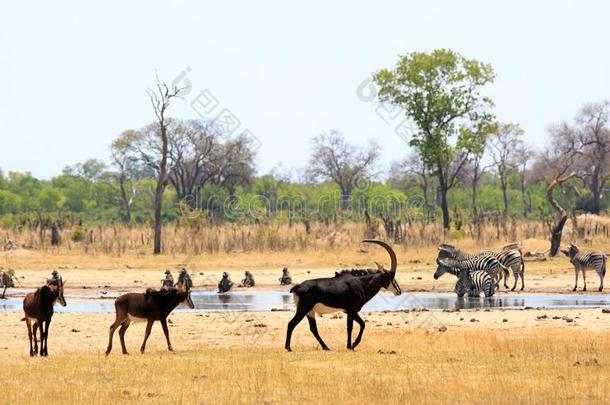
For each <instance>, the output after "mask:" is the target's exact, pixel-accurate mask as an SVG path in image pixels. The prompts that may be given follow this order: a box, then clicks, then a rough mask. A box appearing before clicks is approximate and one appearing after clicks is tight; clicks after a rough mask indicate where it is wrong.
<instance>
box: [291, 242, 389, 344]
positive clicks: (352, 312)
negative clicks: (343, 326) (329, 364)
mask: <svg viewBox="0 0 610 405" xmlns="http://www.w3.org/2000/svg"><path fill="white" fill-rule="evenodd" d="M363 242H366V243H375V244H377V245H380V246H383V247H384V248H385V250H387V251H388V253H389V255H390V260H391V262H392V265H391V268H390V270H389V271H388V270H384V269H383V268H381V269H380V270H378V271H376V272H374V273H371V274H366V275H362V276H356V275H353V274H351V272H349V271H347V272H341V273H336V274H335V277H333V278H316V279H313V280H307V281H305V282H303V283H301V284H297V285H295V286H294V287H292V289H291V290H290V292H291V293H292V294H293V295H294V302H295V304H296V307H297V312H296V314H295V315H294V318H292V320H291V321H290V322H288V331H287V333H286V345H285V346H284V347H285V349H286V350H288V351H289V352H290V351H291V349H290V338H291V336H292V331H293V330H294V328H295V327H296V326H297V325H298V324H299V322H301V321H302V320H303V318H304V317H305V316H307V320H308V321H309V329H310V330H311V333H312V334H313V335H314V337H315V338H316V340H317V341H318V342H319V343H320V345H321V346H322V349H324V350H329V349H328V346H326V344H325V343H324V341H323V340H322V338H321V337H320V335H319V334H318V327H317V325H316V314H327V313H331V312H336V311H343V312H345V313H346V314H347V348H348V349H349V350H354V349H355V348H356V346H358V344H359V343H360V340H361V339H362V333H363V332H364V321H363V320H362V318H361V317H360V315H358V312H359V311H360V309H361V308H362V307H363V306H364V304H366V303H367V302H368V301H369V300H370V299H371V298H373V297H374V296H375V295H376V294H377V293H378V292H379V290H380V289H382V288H385V289H387V290H389V291H392V292H393V293H394V294H395V295H400V293H401V291H400V286H399V285H398V283H397V282H396V280H395V278H394V276H395V275H396V264H397V263H396V254H395V253H394V250H392V248H391V247H390V245H388V244H387V243H385V242H382V241H380V240H374V239H365V240H364V241H363ZM354 321H356V322H358V325H360V331H359V332H358V336H357V337H356V340H355V341H354V342H353V343H352V330H353V326H354Z"/></svg>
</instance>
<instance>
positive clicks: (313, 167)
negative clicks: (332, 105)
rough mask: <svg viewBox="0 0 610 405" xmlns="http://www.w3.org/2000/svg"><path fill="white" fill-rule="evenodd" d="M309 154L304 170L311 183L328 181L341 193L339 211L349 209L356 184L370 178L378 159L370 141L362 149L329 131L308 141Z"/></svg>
mask: <svg viewBox="0 0 610 405" xmlns="http://www.w3.org/2000/svg"><path fill="white" fill-rule="evenodd" d="M312 142H313V151H312V155H311V158H310V159H309V166H308V169H307V173H308V176H309V177H310V178H311V179H313V180H331V181H334V182H335V183H337V185H338V186H339V188H340V190H341V209H342V210H346V209H348V208H349V200H350V196H351V194H352V191H353V190H354V188H355V186H356V184H357V183H358V182H359V181H360V180H362V179H365V178H367V177H369V176H370V175H372V170H373V168H374V165H375V163H376V162H377V160H378V159H379V153H380V148H379V145H377V143H375V142H374V141H371V143H370V144H369V146H368V147H367V148H366V149H363V148H359V147H357V146H354V145H351V144H349V143H348V142H347V141H346V140H345V138H344V137H343V135H341V134H340V133H339V132H338V131H336V130H333V131H331V132H330V133H322V134H320V135H318V136H316V137H314V138H313V139H312Z"/></svg>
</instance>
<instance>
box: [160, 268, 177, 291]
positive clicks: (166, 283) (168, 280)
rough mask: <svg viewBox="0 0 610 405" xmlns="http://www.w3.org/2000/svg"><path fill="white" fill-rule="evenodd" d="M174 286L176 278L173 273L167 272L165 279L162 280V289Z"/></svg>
mask: <svg viewBox="0 0 610 405" xmlns="http://www.w3.org/2000/svg"><path fill="white" fill-rule="evenodd" d="M173 286H174V277H173V276H172V272H171V271H169V270H165V278H164V279H163V280H161V288H172V287H173Z"/></svg>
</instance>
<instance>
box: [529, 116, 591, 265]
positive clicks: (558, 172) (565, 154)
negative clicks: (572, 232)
mask: <svg viewBox="0 0 610 405" xmlns="http://www.w3.org/2000/svg"><path fill="white" fill-rule="evenodd" d="M549 132H550V134H551V143H550V145H549V147H548V148H547V150H545V151H544V152H543V153H542V154H540V156H539V157H538V160H537V163H536V164H535V165H534V167H533V172H534V173H536V175H537V176H539V178H540V179H541V180H542V179H549V178H550V179H552V180H551V181H550V182H549V186H548V187H547V190H546V198H547V200H548V201H549V204H551V206H552V207H553V209H554V210H555V212H556V213H557V216H556V218H555V221H554V225H552V226H551V227H550V231H551V235H550V238H551V250H550V255H551V256H555V255H557V252H559V247H560V245H561V235H562V232H563V227H564V226H565V224H566V221H567V220H568V214H567V212H566V210H565V209H564V208H563V207H562V206H561V205H560V204H559V202H557V200H556V199H555V197H554V196H553V193H554V191H555V190H556V189H557V188H561V186H562V185H563V184H564V183H565V182H566V181H568V180H570V179H571V178H572V177H577V176H578V177H581V176H579V174H578V173H579V172H578V170H577V169H576V167H577V165H576V162H575V161H576V157H577V156H580V155H581V150H582V146H581V145H580V143H579V142H578V137H577V131H576V130H575V129H574V128H573V127H571V126H569V125H568V124H567V123H565V122H564V123H561V124H559V125H555V126H553V127H551V128H550V130H549Z"/></svg>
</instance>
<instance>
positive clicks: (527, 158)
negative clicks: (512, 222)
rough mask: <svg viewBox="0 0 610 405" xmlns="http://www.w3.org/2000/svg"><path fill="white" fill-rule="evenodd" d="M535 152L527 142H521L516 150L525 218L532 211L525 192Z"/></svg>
mask: <svg viewBox="0 0 610 405" xmlns="http://www.w3.org/2000/svg"><path fill="white" fill-rule="evenodd" d="M535 155H536V154H535V152H534V150H533V148H532V146H531V145H528V144H526V143H525V142H520V143H519V145H518V146H517V149H516V150H515V163H516V165H517V170H518V171H519V188H520V191H521V200H522V202H523V217H525V218H527V216H528V214H529V212H530V211H531V210H532V206H531V201H530V200H529V199H528V197H527V195H526V194H527V193H526V190H525V185H526V174H527V168H528V165H529V163H530V162H531V160H532V159H533V158H534V156H535Z"/></svg>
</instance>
